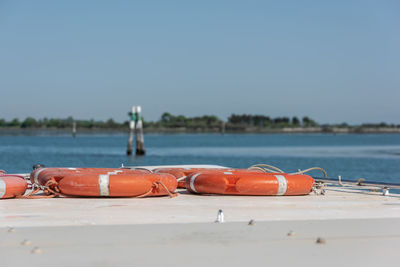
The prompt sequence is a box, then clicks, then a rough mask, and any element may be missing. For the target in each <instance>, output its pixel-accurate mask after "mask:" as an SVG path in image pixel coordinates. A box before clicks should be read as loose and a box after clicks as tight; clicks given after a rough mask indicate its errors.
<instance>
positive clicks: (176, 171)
mask: <svg viewBox="0 0 400 267" xmlns="http://www.w3.org/2000/svg"><path fill="white" fill-rule="evenodd" d="M205 171H206V172H213V171H215V172H220V171H235V172H263V171H261V170H248V169H227V168H223V169H222V168H173V167H171V168H159V169H155V170H154V172H155V173H168V174H171V175H173V176H175V178H176V180H177V181H178V188H186V182H185V179H186V177H187V176H189V175H191V174H193V173H197V172H205Z"/></svg>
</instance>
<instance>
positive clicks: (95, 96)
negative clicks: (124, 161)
mask: <svg viewBox="0 0 400 267" xmlns="http://www.w3.org/2000/svg"><path fill="white" fill-rule="evenodd" d="M0 92H1V102H0V118H1V117H3V118H6V119H11V118H14V117H18V118H20V119H23V118H25V117H27V116H33V117H35V118H42V117H45V116H47V117H67V116H69V115H72V116H73V117H75V118H80V119H90V118H94V119H108V118H110V117H112V118H114V119H116V120H118V121H122V120H125V119H127V118H128V117H127V115H126V113H127V112H128V111H129V109H130V106H132V105H135V104H140V105H142V108H143V112H144V117H145V118H146V119H150V120H156V119H158V118H159V117H160V115H161V113H162V112H164V111H169V112H171V113H173V114H184V115H187V116H195V115H203V114H216V115H218V116H219V117H220V118H222V119H226V118H227V117H228V116H229V115H230V114H231V113H251V114H264V115H269V116H273V117H275V116H293V115H297V116H300V117H301V116H304V115H308V116H310V117H312V118H314V119H316V120H317V121H318V122H320V123H323V122H330V123H332V122H343V121H347V122H350V123H362V122H380V121H386V122H391V123H400V116H399V115H400V1H378V0H377V1H367V0H365V1H317V0H316V1H295V0H294V1H244V0H243V1H232V0H228V1H216V0H214V1H185V0H182V1H150V0H149V1H14V0H9V1H7V0H6V1H4V0H0Z"/></svg>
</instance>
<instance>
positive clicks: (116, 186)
mask: <svg viewBox="0 0 400 267" xmlns="http://www.w3.org/2000/svg"><path fill="white" fill-rule="evenodd" d="M176 187H177V181H176V178H175V177H174V176H172V175H170V174H156V173H143V172H142V173H140V172H133V171H130V172H120V173H118V172H117V171H114V172H105V173H104V172H103V174H67V175H65V176H64V177H63V178H62V179H61V180H60V181H59V182H58V188H59V190H60V192H61V193H62V194H64V195H69V196H96V197H99V196H107V197H141V196H165V195H170V196H171V192H175V190H176Z"/></svg>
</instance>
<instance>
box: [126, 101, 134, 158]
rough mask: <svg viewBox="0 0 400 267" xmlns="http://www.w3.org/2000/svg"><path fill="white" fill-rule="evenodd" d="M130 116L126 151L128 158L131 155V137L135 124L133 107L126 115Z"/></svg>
mask: <svg viewBox="0 0 400 267" xmlns="http://www.w3.org/2000/svg"><path fill="white" fill-rule="evenodd" d="M128 114H129V116H130V121H129V139H128V147H127V149H126V154H127V155H128V156H130V155H132V145H133V135H134V134H135V123H136V117H135V107H134V106H133V107H132V111H131V112H129V113H128Z"/></svg>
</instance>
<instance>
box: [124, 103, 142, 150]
mask: <svg viewBox="0 0 400 267" xmlns="http://www.w3.org/2000/svg"><path fill="white" fill-rule="evenodd" d="M141 111H142V108H141V107H140V106H133V107H132V111H131V112H130V113H129V115H130V117H131V119H130V123H129V139H128V148H127V150H126V154H127V155H132V152H133V149H132V146H133V136H134V135H135V134H136V155H138V156H142V155H144V154H146V150H145V148H144V136H143V120H142V117H141Z"/></svg>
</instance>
